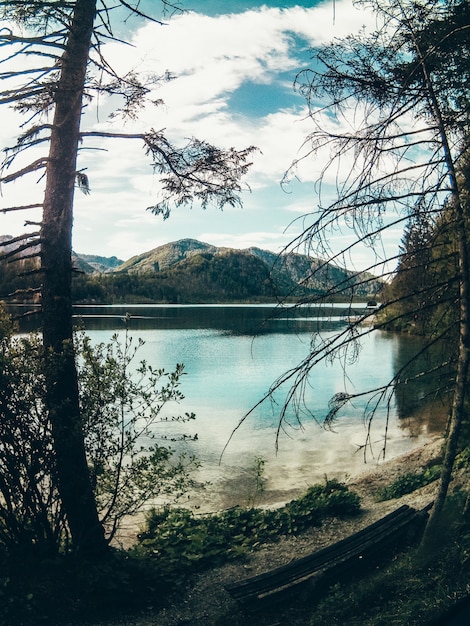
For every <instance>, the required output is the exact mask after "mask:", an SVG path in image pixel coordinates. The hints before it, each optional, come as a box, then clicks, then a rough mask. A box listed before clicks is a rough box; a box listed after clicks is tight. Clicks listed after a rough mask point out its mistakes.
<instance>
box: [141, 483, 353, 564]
mask: <svg viewBox="0 0 470 626" xmlns="http://www.w3.org/2000/svg"><path fill="white" fill-rule="evenodd" d="M359 509H360V501H359V496H358V495H357V494H355V493H352V492H350V491H349V490H348V488H347V487H346V486H345V485H344V484H342V483H339V482H338V481H327V482H326V483H325V484H324V485H314V486H313V487H310V489H308V491H307V492H306V494H305V495H304V496H303V497H301V498H300V499H298V500H292V501H291V502H289V503H288V504H286V505H285V506H284V507H282V508H279V509H276V510H263V509H257V508H251V509H245V508H242V507H234V508H232V509H229V510H227V511H223V512H221V513H217V514H211V515H200V516H195V515H194V513H192V512H191V511H189V510H185V509H172V508H169V507H167V508H164V509H160V510H158V509H152V510H151V511H150V512H149V513H148V514H147V517H146V528H145V531H144V532H143V533H141V534H140V535H139V543H138V546H137V547H136V550H137V552H138V553H139V554H146V555H148V556H150V557H154V558H158V559H159V566H160V567H161V568H162V569H163V570H166V571H168V572H173V573H174V574H175V575H178V574H179V573H180V572H181V571H189V570H194V569H201V568H203V567H208V566H212V565H218V564H220V563H222V562H224V561H227V560H230V559H233V558H236V557H238V556H240V555H242V554H245V553H246V552H247V550H249V549H252V548H256V547H257V546H259V545H260V544H262V543H265V542H267V541H275V540H276V539H278V538H279V536H280V535H289V534H295V533H297V532H300V531H301V530H304V529H306V528H308V527H310V526H318V525H320V524H321V521H322V519H324V518H325V517H327V516H329V515H354V514H356V513H358V511H359Z"/></svg>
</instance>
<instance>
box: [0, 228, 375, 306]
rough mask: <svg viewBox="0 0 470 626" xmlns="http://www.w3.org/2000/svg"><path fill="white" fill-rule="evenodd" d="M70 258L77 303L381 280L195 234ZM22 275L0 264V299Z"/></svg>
mask: <svg viewBox="0 0 470 626" xmlns="http://www.w3.org/2000/svg"><path fill="white" fill-rule="evenodd" d="M10 240H11V241H12V243H11V244H10ZM0 244H3V245H2V246H1V247H2V248H3V252H9V251H11V250H13V249H15V247H18V243H17V242H15V241H14V239H13V238H12V237H10V236H8V235H4V236H0ZM27 253H28V254H30V253H31V249H29V250H28V251H27ZM19 257H20V259H21V258H22V253H21V252H20V254H19ZM37 262H38V261H37V259H28V257H27V256H26V257H25V259H24V261H21V263H22V264H23V266H24V267H23V269H26V270H27V269H29V268H34V267H36V266H37ZM25 264H29V265H25ZM73 264H74V266H75V267H76V269H78V270H79V273H77V274H76V275H75V277H74V299H75V301H76V302H101V303H114V302H129V301H133V302H164V303H167V302H171V303H173V302H174V303H193V304H196V303H209V302H221V303H222V302H265V301H272V300H273V299H276V298H277V297H286V296H291V297H292V298H302V297H308V296H312V295H323V294H329V293H330V291H331V292H332V293H331V295H332V297H334V296H335V293H336V290H335V286H337V285H341V286H342V289H343V291H342V297H343V298H344V297H349V296H352V295H354V296H356V297H359V298H361V299H367V300H369V299H374V298H375V297H376V295H377V294H378V292H379V291H380V289H381V287H382V282H381V281H380V280H379V279H377V278H375V277H374V276H372V275H371V274H363V273H355V272H352V271H350V270H345V269H344V268H340V267H337V266H335V265H332V264H328V263H325V262H324V261H322V260H320V259H315V258H312V257H309V256H306V255H303V254H297V253H287V254H282V255H277V254H275V253H274V252H270V251H269V250H262V249H260V248H255V247H253V248H247V249H244V250H238V249H234V248H228V247H217V246H213V245H210V244H208V243H204V242H201V241H197V240H195V239H181V240H179V241H174V242H172V243H168V244H165V245H162V246H158V247H157V248H154V249H153V250H150V251H148V252H145V253H143V254H139V255H137V256H134V257H132V258H131V259H128V260H127V261H121V260H120V259H118V258H117V257H115V256H113V257H104V256H99V255H90V254H76V253H73ZM21 276H22V274H21V273H20V272H18V266H16V267H15V266H13V265H11V264H8V263H6V262H2V263H0V298H1V297H2V294H7V293H13V292H14V291H15V290H18V289H25V288H30V287H36V286H37V285H36V283H37V280H38V279H37V274H35V273H34V272H32V273H31V272H30V273H29V274H28V273H26V274H23V278H22V277H21Z"/></svg>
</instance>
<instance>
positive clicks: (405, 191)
mask: <svg viewBox="0 0 470 626" xmlns="http://www.w3.org/2000/svg"><path fill="white" fill-rule="evenodd" d="M359 3H360V4H364V5H366V6H368V7H370V8H371V9H372V11H373V12H374V14H375V17H376V20H377V22H376V23H377V29H376V30H375V32H372V33H370V34H366V33H365V32H361V33H359V34H358V35H352V36H349V37H346V38H344V39H340V40H335V41H334V42H333V43H331V44H329V45H326V46H323V47H321V48H319V49H316V50H314V51H313V58H314V64H313V68H312V69H307V70H304V71H302V72H301V73H300V74H299V75H298V77H297V80H296V86H297V89H298V90H299V91H300V93H301V94H303V95H304V96H305V98H306V100H307V103H308V106H309V111H310V118H311V121H312V124H313V128H314V129H313V131H312V132H311V134H310V135H309V136H308V137H307V138H306V141H305V146H304V147H305V149H306V152H305V154H304V156H302V157H301V159H303V160H306V159H310V158H315V159H316V161H317V162H322V163H324V166H323V169H322V173H321V176H320V179H319V181H318V188H319V196H320V198H322V199H323V198H329V199H330V200H329V201H328V202H326V204H325V205H323V204H321V205H320V206H319V207H318V209H317V211H315V212H313V213H312V215H311V216H310V219H308V218H305V219H308V222H307V225H306V227H305V229H304V230H303V232H302V233H301V234H300V235H299V236H298V238H297V239H296V240H295V241H293V242H292V247H299V246H304V247H306V248H307V249H308V250H309V251H311V252H312V253H314V254H316V255H317V256H318V254H323V255H324V256H326V257H327V258H328V260H329V261H336V262H340V261H341V260H342V259H343V258H344V257H345V256H346V255H348V254H349V253H350V252H351V251H354V249H355V248H356V247H358V246H367V247H369V248H370V249H372V250H375V254H376V257H375V261H373V262H371V266H370V267H369V268H368V270H369V271H373V272H376V273H377V272H378V273H380V274H381V275H382V276H383V277H384V278H387V277H390V276H391V275H393V273H394V269H393V267H392V269H387V268H386V269H384V262H385V261H388V262H389V265H390V264H392V266H393V265H395V264H396V262H397V260H398V261H399V264H401V266H402V269H403V267H404V266H406V264H407V263H408V261H409V260H410V259H409V258H408V259H407V254H408V252H409V250H406V249H405V250H402V251H401V254H400V253H399V254H397V255H392V256H388V257H385V258H384V256H383V248H382V247H381V245H380V241H381V236H382V235H383V233H384V232H387V231H388V230H390V229H392V228H395V229H396V228H398V227H402V226H403V224H406V223H410V220H411V222H412V223H413V224H415V225H416V224H421V225H423V226H426V230H432V226H433V224H435V223H436V222H437V221H438V220H441V222H442V223H444V222H445V224H446V227H447V228H448V229H451V230H452V232H453V237H454V239H453V241H454V242H455V247H454V250H449V255H450V256H451V257H452V256H453V257H454V258H455V259H456V261H457V266H458V271H457V276H455V275H454V274H452V275H450V276H444V277H441V281H440V284H431V285H427V284H422V285H420V286H419V287H418V288H416V289H414V290H413V291H412V293H408V295H407V299H408V298H410V297H413V298H415V301H416V298H417V297H418V295H419V299H420V301H421V302H422V303H424V302H426V301H427V300H430V302H431V303H432V300H433V298H434V300H435V298H436V294H437V295H438V294H439V293H441V294H442V293H446V292H445V286H446V285H447V283H448V281H449V280H451V281H453V284H454V285H456V287H457V289H456V290H454V291H453V292H452V293H451V294H450V295H449V299H448V300H447V306H449V307H450V306H457V307H458V315H457V316H456V317H457V320H456V322H455V320H452V319H450V320H449V321H448V322H447V323H446V322H445V321H443V322H442V323H441V324H440V325H439V326H436V328H435V329H434V332H433V333H432V334H431V336H430V337H428V339H427V341H426V343H425V345H424V347H423V348H422V350H423V351H424V352H426V351H427V350H430V349H431V348H432V346H435V345H436V343H437V342H438V341H445V340H446V338H447V339H451V340H452V338H453V337H455V336H457V340H456V344H455V350H456V355H457V363H456V371H455V376H454V377H453V378H452V379H451V380H450V381H446V382H443V387H444V388H445V391H449V390H450V392H451V396H452V403H451V409H450V416H449V425H448V432H447V438H446V449H445V459H444V464H443V471H442V475H441V479H440V487H439V493H438V495H437V497H436V500H435V504H434V508H433V511H432V514H431V516H430V520H429V524H428V526H427V531H426V534H425V540H427V539H428V538H429V537H430V536H431V535H432V532H433V529H434V528H435V523H436V521H437V519H438V517H439V515H440V512H441V510H442V507H443V503H444V500H445V497H446V494H447V490H448V486H449V482H450V479H451V475H452V469H453V463H454V460H455V455H456V451H457V446H458V442H459V436H460V432H461V428H462V423H463V422H464V421H465V419H466V413H465V401H466V398H467V394H466V383H467V381H468V371H469V365H470V355H469V350H470V339H469V332H470V325H469V324H470V319H469V306H470V295H469V287H470V273H469V266H468V264H469V251H468V249H469V231H468V195H469V186H468V178H466V177H465V172H466V171H467V169H468V157H467V155H468V147H469V133H468V119H469V107H470V99H469V97H468V80H469V78H470V76H469V73H470V66H469V64H468V57H469V54H470V43H469V42H470V39H469V36H468V35H469V30H470V6H469V4H468V2H467V1H466V0H448V1H447V2H441V1H440V0H411V1H410V0H359ZM298 164H299V161H296V162H295V163H294V164H293V166H292V167H291V168H290V170H289V171H288V173H287V174H286V182H287V181H288V180H289V177H290V176H291V175H296V172H297V169H296V168H297V165H298ZM330 180H331V181H336V183H335V184H334V183H331V184H330V183H329V181H330ZM345 226H346V227H350V228H351V229H352V231H353V232H354V234H355V240H354V242H353V243H352V244H351V245H350V246H349V247H348V248H347V249H346V250H342V251H340V252H335V251H334V250H333V249H332V246H331V245H330V242H331V241H334V234H335V231H336V230H337V229H338V228H344V227H345ZM429 245H434V244H433V243H431V244H430V243H429V241H428V240H427V238H426V237H425V238H424V240H423V241H422V242H421V244H419V255H420V258H419V259H418V258H417V256H416V253H417V250H416V249H415V251H414V254H415V260H414V261H413V262H412V267H413V270H414V271H417V270H418V268H419V267H420V266H422V265H423V263H424V265H425V264H426V262H427V261H426V260H423V256H424V255H425V254H426V255H429V252H430V250H429ZM450 267H455V266H453V264H452V263H451V264H450ZM343 288H344V286H343V285H338V286H337V288H336V289H335V290H334V293H341V292H342V291H343ZM439 290H440V291H439ZM431 296H433V298H431ZM308 301H309V302H311V301H312V300H311V299H309V300H308ZM317 301H321V300H317ZM393 304H395V305H396V304H397V303H396V302H394V301H393V298H392V300H391V301H390V302H388V303H385V304H384V305H383V309H385V308H386V307H389V306H390V307H391V306H392V305H393ZM422 307H424V309H425V308H426V307H427V305H425V304H422ZM424 309H423V310H424ZM406 315H408V310H406V309H405V310H403V309H400V311H399V312H397V313H396V317H397V318H400V317H402V316H406ZM361 321H362V320H358V321H357V322H353V323H351V324H349V325H348V326H347V327H346V328H345V329H343V330H342V331H341V332H339V333H338V334H337V335H335V336H334V337H331V338H326V339H323V340H322V339H321V338H320V340H319V341H316V342H313V344H312V345H313V348H312V351H311V352H310V354H309V355H308V356H307V357H306V359H305V360H304V361H303V362H302V363H300V364H299V365H298V366H297V367H295V368H293V369H292V370H290V371H289V372H287V373H286V374H285V375H284V376H283V377H281V378H280V379H278V380H277V381H275V382H274V384H273V386H272V389H271V390H270V392H269V393H268V394H267V396H266V397H270V395H272V393H273V392H274V390H275V389H277V388H278V387H280V386H281V385H282V384H284V383H286V382H288V381H290V383H291V391H290V393H289V395H288V398H287V402H286V405H285V406H284V409H283V410H282V412H281V416H280V422H279V429H281V428H282V426H283V421H284V420H285V419H286V415H287V406H288V405H289V403H291V404H294V406H295V407H297V412H298V413H299V407H301V406H302V394H303V389H304V388H305V386H306V385H307V384H308V381H309V377H310V374H311V372H312V370H313V368H314V367H315V365H316V364H317V363H318V362H320V361H323V360H326V359H331V358H342V359H344V360H345V361H346V360H347V358H346V356H345V355H347V356H348V357H349V356H350V355H351V354H353V355H354V349H355V348H354V346H355V345H356V342H357V341H358V340H359V339H360V338H361V337H363V336H365V335H366V334H367V333H370V332H373V329H372V328H371V327H370V326H363V325H361ZM388 321H389V320H388ZM456 324H457V327H458V333H455V332H454V331H455V325H456ZM378 326H379V327H380V323H379V324H378ZM409 365H412V363H410V364H409ZM445 365H446V364H445V363H442V371H444V370H445ZM407 371H409V368H407V367H406V366H405V367H404V368H402V369H401V370H400V371H399V372H397V373H396V375H395V376H394V378H393V380H391V381H390V382H389V384H388V385H385V386H384V387H382V388H380V389H374V390H370V389H368V390H361V391H360V392H358V393H357V394H356V393H355V394H350V393H347V392H342V393H338V394H337V395H336V396H335V397H334V398H332V401H331V404H330V407H329V410H328V411H327V413H326V415H325V418H324V423H325V424H326V425H331V424H332V423H333V422H334V420H335V419H337V417H338V413H339V412H340V410H341V409H342V408H343V407H344V406H345V405H346V404H347V403H348V402H350V401H352V400H353V399H354V398H355V397H357V396H360V395H362V396H363V395H366V394H367V395H369V397H370V400H369V403H368V409H367V416H366V417H367V419H369V420H370V419H372V418H373V415H374V411H375V409H376V407H377V406H378V404H379V402H381V401H384V402H385V403H386V405H387V406H389V405H390V402H391V398H392V395H393V390H394V389H395V388H396V387H397V386H398V385H400V383H401V382H402V381H405V380H406V378H407ZM424 374H425V372H422V371H421V372H419V373H418V374H416V375H417V376H418V375H419V376H422V375H424ZM303 408H305V409H306V410H308V407H303Z"/></svg>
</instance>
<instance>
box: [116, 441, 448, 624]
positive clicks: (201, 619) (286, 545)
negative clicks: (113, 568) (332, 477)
mask: <svg viewBox="0 0 470 626" xmlns="http://www.w3.org/2000/svg"><path fill="white" fill-rule="evenodd" d="M441 449H442V439H441V438H436V439H433V440H432V441H430V442H429V443H427V444H425V445H424V446H422V447H421V448H419V449H417V450H414V451H413V452H411V453H408V454H406V455H403V456H400V457H397V458H395V459H392V460H390V461H386V462H384V463H382V464H381V465H380V466H379V467H375V468H374V469H372V470H371V471H369V472H363V473H361V474H360V475H359V476H357V477H351V478H350V479H349V480H348V481H347V483H348V485H349V487H350V488H351V490H354V491H356V492H357V493H358V494H359V495H360V497H361V504H362V513H361V514H360V515H358V516H356V517H354V518H351V519H347V520H341V519H336V518H333V519H330V520H327V521H326V522H325V523H324V524H323V525H322V526H321V527H320V528H312V529H309V530H307V531H305V532H303V533H302V534H300V535H298V536H286V537H281V538H280V539H279V541H278V542H276V543H270V544H266V545H264V546H262V547H261V549H259V550H256V551H254V552H253V553H251V554H250V555H249V557H248V558H247V559H246V560H243V562H236V563H229V564H226V565H224V566H222V567H219V568H214V569H212V570H209V571H207V572H204V573H202V574H201V575H199V576H198V577H197V578H196V580H195V583H194V585H193V587H192V588H191V589H189V590H188V591H187V593H186V595H184V596H182V597H181V596H180V597H178V599H177V601H175V603H174V604H173V605H170V606H169V607H168V608H166V609H164V610H162V611H159V612H158V613H152V614H149V615H147V616H143V615H141V616H139V618H138V619H135V618H131V619H128V620H126V619H124V618H123V620H121V621H119V622H113V623H109V624H107V625H106V626H155V625H157V624H158V626H178V625H182V624H194V625H203V624H209V623H212V619H213V618H214V616H217V615H221V614H226V613H228V612H230V611H237V610H238V608H237V606H236V604H235V602H234V601H233V600H232V598H231V597H230V596H229V595H228V593H227V592H226V591H225V589H224V588H223V585H224V584H225V583H226V582H230V581H234V580H239V579H242V578H245V577H247V576H251V575H254V574H257V573H260V572H263V571H266V570H268V569H271V568H273V567H277V566H279V565H283V564H285V563H288V562H289V561H291V560H292V559H294V558H300V557H302V556H305V555H307V554H309V553H310V552H312V551H313V550H315V549H319V548H322V547H324V546H326V545H328V544H329V543H331V542H332V541H337V540H339V539H341V538H343V537H346V536H348V535H350V534H352V533H354V532H356V531H357V530H360V529H361V528H362V527H364V526H366V525H368V524H370V523H372V522H373V521H375V520H376V519H379V518H380V517H383V516H384V515H386V514H387V513H388V512H390V511H392V510H394V509H396V508H397V507H398V506H400V505H401V504H409V505H411V506H413V507H415V508H417V509H419V508H423V507H424V506H426V505H427V504H428V503H429V502H431V501H432V500H433V498H434V493H435V490H436V483H434V484H432V485H428V486H426V487H423V488H422V489H419V490H417V491H415V492H413V493H412V494H408V495H406V496H403V497H402V498H400V499H396V500H390V501H387V502H377V501H376V499H375V494H376V493H377V491H378V490H379V489H380V488H381V487H383V486H385V485H388V484H390V483H391V482H392V481H393V480H395V479H396V478H398V477H399V476H401V475H403V474H405V473H407V472H411V471H414V470H418V469H419V468H421V467H423V466H424V465H426V463H428V462H429V461H430V460H431V459H434V458H436V457H438V456H439V454H440V451H441Z"/></svg>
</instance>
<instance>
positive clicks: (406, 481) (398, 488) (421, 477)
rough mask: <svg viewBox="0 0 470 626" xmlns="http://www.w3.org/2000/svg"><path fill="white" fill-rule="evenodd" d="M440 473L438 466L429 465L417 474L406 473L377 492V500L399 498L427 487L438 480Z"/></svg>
mask: <svg viewBox="0 0 470 626" xmlns="http://www.w3.org/2000/svg"><path fill="white" fill-rule="evenodd" d="M440 473H441V466H440V465H430V466H429V467H426V468H425V469H423V470H420V471H419V472H408V473H406V474H403V476H400V477H399V478H397V479H396V480H394V481H393V482H392V483H391V484H390V485H387V486H386V487H383V488H382V489H380V490H379V491H378V492H377V500H378V501H379V502H380V501H383V500H393V499H394V498H401V496H404V495H406V494H408V493H413V491H416V489H419V488H420V487H424V486H425V485H429V484H430V483H432V482H433V481H435V480H437V479H438V478H439V475H440Z"/></svg>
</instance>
